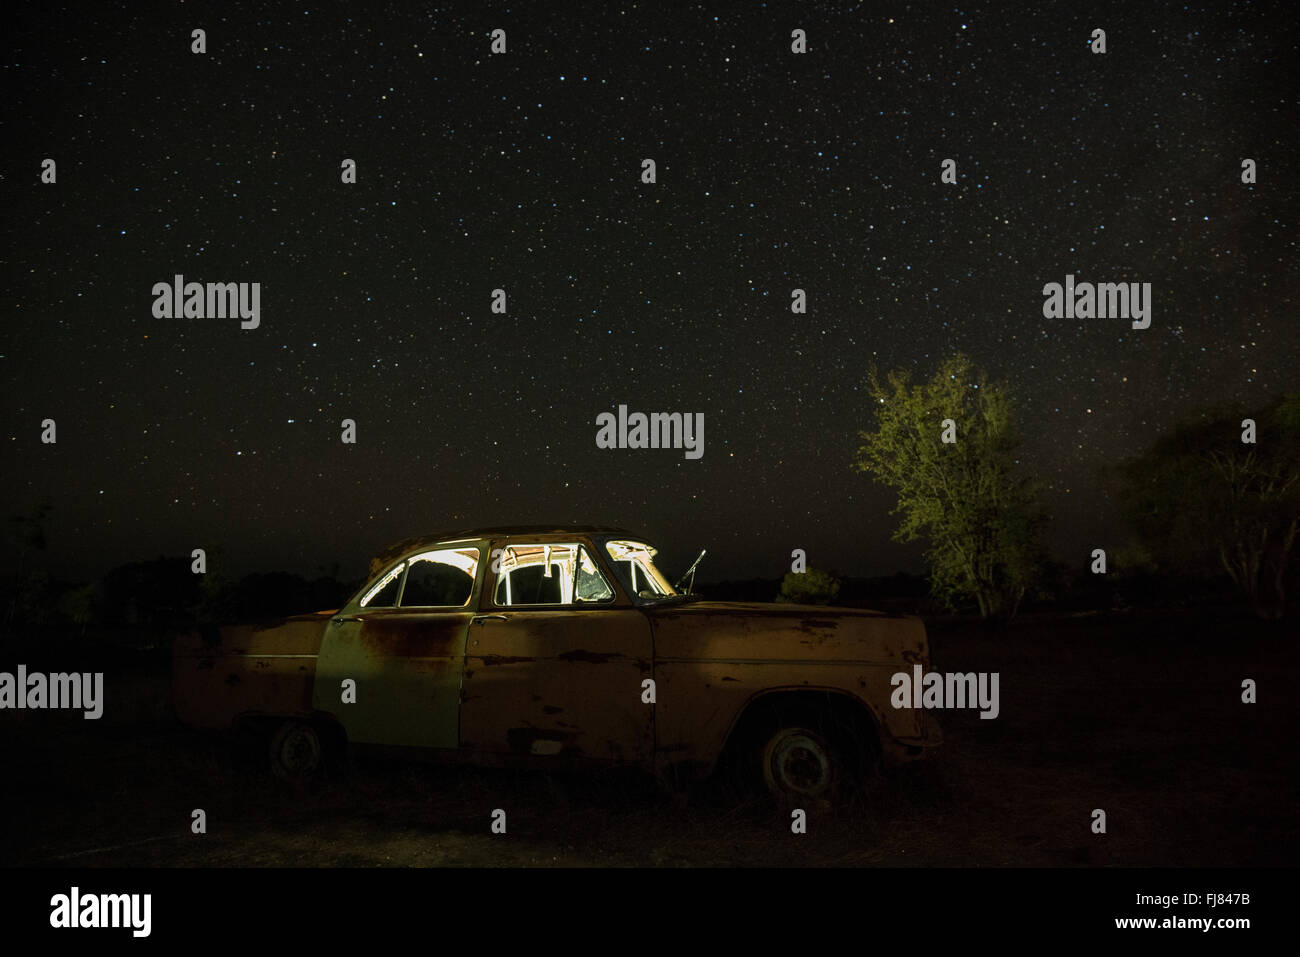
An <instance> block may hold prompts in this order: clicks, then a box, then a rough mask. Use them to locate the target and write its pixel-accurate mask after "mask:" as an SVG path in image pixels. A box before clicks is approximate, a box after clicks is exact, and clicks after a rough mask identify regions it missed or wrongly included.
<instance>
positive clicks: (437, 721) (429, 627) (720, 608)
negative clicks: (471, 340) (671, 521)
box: [172, 526, 939, 801]
mask: <svg viewBox="0 0 1300 957" xmlns="http://www.w3.org/2000/svg"><path fill="white" fill-rule="evenodd" d="M655 554H656V549H655V548H653V547H652V546H651V545H650V544H649V543H648V542H647V541H646V540H645V539H644V538H643V537H642V536H639V535H636V534H633V533H631V532H627V531H624V530H622V529H617V528H608V527H594V526H584V527H567V528H553V527H545V528H538V527H533V528H506V529H499V528H492V529H479V530H474V531H465V532H456V533H450V534H444V535H433V536H426V537H421V538H415V539H408V540H406V541H403V542H400V543H398V544H397V545H395V546H393V547H392V548H391V549H389V550H388V551H387V552H386V553H385V554H384V555H383V556H381V557H380V558H377V559H375V560H374V561H372V563H371V578H370V581H369V582H368V583H367V584H366V585H365V586H364V587H363V588H362V589H361V590H360V591H358V592H357V594H356V595H355V596H353V598H352V599H351V600H350V601H349V602H348V603H347V604H346V605H345V606H344V607H343V608H341V609H339V610H337V611H328V612H317V613H314V614H307V615H299V616H295V617H291V618H287V619H283V620H281V621H276V622H269V623H260V624H251V625H236V626H228V627H221V628H204V629H199V630H197V631H194V632H192V633H189V634H186V635H183V636H181V637H179V638H178V639H177V640H176V643H175V645H174V649H173V684H172V687H173V701H174V706H175V710H176V713H177V715H178V716H179V717H180V719H181V720H182V722H184V723H185V724H186V725H188V726H190V727H193V728H199V729H224V730H231V729H238V730H245V731H249V730H252V731H256V732H258V733H259V734H261V735H263V736H264V737H265V739H266V741H267V742H268V747H269V754H270V763H271V767H272V769H273V770H274V771H275V773H276V774H277V775H279V776H280V777H284V778H290V779H293V778H304V777H310V776H312V775H313V774H315V773H316V772H317V771H318V770H319V769H320V768H321V767H322V765H323V764H324V763H325V761H326V759H328V758H330V757H331V756H338V755H341V754H344V753H346V750H347V749H349V748H357V747H366V746H387V747H388V748H395V749H416V750H418V752H419V753H420V755H421V756H423V757H432V758H434V759H445V760H453V761H466V762H471V763H482V764H498V765H500V764H512V763H521V764H524V765H531V766H543V767H545V766H555V765H559V764H566V765H575V764H576V765H597V766H598V765H606V766H608V765H615V764H622V765H633V766H636V767H639V768H641V769H643V770H645V771H647V772H649V773H651V774H654V775H656V776H657V777H658V778H659V779H660V780H661V781H662V782H664V783H665V784H668V785H671V786H678V787H680V786H681V785H682V784H683V783H685V782H690V781H693V780H698V779H700V778H702V777H706V776H708V775H709V774H711V773H712V772H713V771H715V770H716V769H718V768H719V767H720V766H722V765H724V764H725V766H727V767H728V768H729V769H731V770H734V771H736V772H737V774H738V776H739V777H740V778H742V779H743V778H745V777H748V778H749V779H750V780H752V782H753V783H754V784H756V785H760V784H761V785H765V786H766V787H767V789H768V790H770V791H771V792H772V794H773V795H775V796H776V797H777V798H778V799H782V800H795V801H798V800H806V799H810V798H811V799H819V798H820V799H826V800H832V799H834V798H836V797H840V796H843V795H845V794H846V793H850V792H851V791H852V789H853V788H854V786H855V783H856V782H860V781H861V780H862V779H863V778H864V776H866V775H868V774H869V773H871V772H872V771H874V770H875V769H877V768H878V767H879V766H881V765H887V764H896V763H899V762H902V761H906V760H909V759H912V758H915V757H918V756H920V755H921V754H922V753H923V752H924V751H925V749H927V748H929V747H932V746H934V745H935V744H937V743H938V741H939V731H938V727H937V725H935V724H934V722H933V719H932V718H930V717H929V716H928V714H927V713H926V712H924V711H923V710H920V709H910V708H909V709H895V708H894V707H891V704H890V694H891V691H892V687H891V681H890V679H891V676H892V675H894V674H895V673H896V672H898V671H900V670H906V669H911V667H912V666H913V665H915V664H920V665H922V666H923V667H925V666H928V665H929V650H928V646H927V641H926V634H925V627H924V625H923V624H922V623H921V621H920V620H919V619H917V618H913V617H906V616H897V615H889V614H884V613H881V612H876V611H867V610H860V609H848V608H828V607H825V606H811V605H807V606H805V605H783V604H758V603H738V602H722V601H705V600H701V599H700V598H699V596H696V595H691V594H682V593H679V592H678V591H676V590H675V589H674V588H673V586H672V585H670V584H669V582H668V579H666V578H665V577H664V575H663V573H662V572H661V571H660V570H659V569H658V568H657V567H656V566H655V563H654V557H655ZM404 753H412V752H411V751H410V750H407V751H406V752H404Z"/></svg>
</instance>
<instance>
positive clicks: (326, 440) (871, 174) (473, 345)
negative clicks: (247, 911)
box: [0, 2, 1300, 580]
mask: <svg viewBox="0 0 1300 957" xmlns="http://www.w3.org/2000/svg"><path fill="white" fill-rule="evenodd" d="M1138 7H1140V8H1141V9H1135V8H1138ZM1293 10H1294V8H1293V7H1292V6H1291V5H1290V4H1278V5H1264V4H1246V3H1204V4H1186V5H1184V4H1146V3H1143V4H1134V3H1132V2H1127V3H1115V4H1086V5H1085V4H1078V3H1071V2H1062V3H1035V4H1011V3H990V4H986V5H978V6H974V5H961V6H956V7H954V6H952V5H951V3H948V4H941V3H925V4H903V3H877V2H873V3H866V4H838V3H837V4H814V3H797V4H796V3H790V4H784V3H781V4H778V3H766V4H763V3H757V2H754V3H743V4H741V3H732V4H725V5H704V6H695V5H691V6H689V7H688V6H687V5H685V4H670V3H653V4H649V5H643V4H631V3H626V4H622V3H617V2H612V3H608V4H603V3H602V4H592V5H590V6H579V5H575V4H569V3H545V4H543V3H528V4H522V3H520V4H511V5H502V4H492V3H464V4H460V5H456V6H452V5H441V4H440V5H437V6H436V8H435V7H434V6H432V5H426V4H423V3H415V2H408V3H400V4H384V5H379V4H347V5H344V4H334V3H331V4H327V5H317V4H306V3H298V4H291V5H276V4H270V3H261V2H256V3H232V2H222V3H213V4H195V3H175V4H166V5H164V4H160V3H153V4H150V3H130V4H108V3H96V4H87V5H84V6H79V7H75V8H72V7H56V6H50V5H45V4H30V5H25V6H22V7H20V8H16V9H13V10H6V21H7V22H6V30H5V41H4V45H5V49H4V58H3V67H4V70H3V76H4V106H3V109H2V112H0V116H3V134H4V140H5V144H6V147H5V151H4V156H5V162H4V165H3V182H2V183H0V188H2V190H3V192H2V194H0V197H2V201H3V208H4V216H3V229H4V231H5V233H6V236H5V241H4V248H5V255H4V273H3V275H4V297H3V308H4V310H5V313H6V316H5V321H4V324H3V332H2V333H0V356H2V357H0V390H2V391H0V398H2V403H0V404H2V406H3V413H2V414H3V421H2V423H0V424H2V427H3V431H0V437H3V441H4V442H5V444H6V449H5V454H4V460H3V463H4V464H3V470H2V477H0V497H2V498H3V501H4V503H5V506H6V509H7V511H6V515H9V514H16V513H19V512H24V511H27V510H29V509H30V508H31V507H32V506H33V505H35V504H36V503H37V502H39V501H40V500H42V499H45V498H48V499H49V501H50V502H51V503H52V505H53V507H54V511H53V523H52V526H51V540H50V546H49V553H48V556H47V558H46V561H47V563H48V565H49V568H50V570H51V571H52V572H54V573H56V574H65V575H77V576H91V575H95V574H100V573H102V572H103V571H105V570H107V569H108V568H110V567H112V566H115V565H118V564H121V563H122V562H127V561H134V560H140V559H149V558H153V557H156V556H157V555H158V554H168V555H188V554H189V551H190V549H192V548H194V547H204V548H207V549H209V551H211V550H212V549H214V548H217V547H222V548H223V549H224V550H225V553H226V556H227V560H228V563H229V564H228V569H227V571H228V572H230V573H233V574H242V573H244V572H248V571H268V570H273V569H281V568H283V569H287V570H291V571H298V572H303V573H309V574H310V573H314V571H315V569H317V568H318V567H319V566H321V565H327V564H329V563H332V562H336V561H337V562H339V563H341V566H342V568H341V574H343V575H345V576H359V575H361V574H362V573H363V572H364V570H365V567H366V562H367V559H368V558H369V556H371V555H373V554H375V553H377V552H378V551H379V550H380V549H382V548H383V547H384V546H386V545H387V544H389V543H391V542H393V541H395V540H397V539H400V538H404V537H407V536H410V535H416V534H423V533H426V532H433V531H438V530H442V529H455V528H462V527H469V526H475V525H501V524H511V523H520V524H534V523H546V522H562V523H568V522H579V523H608V524H616V525H622V526H626V527H629V528H632V529H634V530H638V531H643V532H644V533H646V534H647V535H648V536H650V538H651V540H653V541H655V542H657V543H658V544H659V545H660V546H661V548H662V555H661V558H662V562H661V564H662V565H663V566H664V567H665V570H666V571H667V572H668V573H669V574H670V576H671V577H673V578H676V576H677V575H678V574H679V573H680V572H681V570H682V569H683V567H684V566H685V565H686V564H687V563H688V562H689V561H690V560H691V559H693V558H694V556H695V554H696V553H697V552H698V551H699V550H700V549H701V548H708V549H709V557H708V558H707V559H706V560H705V563H704V565H703V566H702V567H701V570H700V577H701V579H702V580H716V579H721V578H728V577H739V576H748V575H764V576H773V577H775V576H779V575H781V574H782V573H784V572H785V571H786V570H788V567H789V562H790V557H789V556H790V551H791V549H793V548H796V547H799V548H804V549H806V550H807V553H808V561H809V563H810V564H811V565H814V566H819V567H827V568H835V569H837V570H838V571H839V572H840V573H842V574H847V575H872V574H885V573H890V572H893V571H894V570H896V569H899V568H904V569H909V570H919V569H920V563H919V554H920V551H919V549H918V548H916V547H910V546H909V547H904V546H900V545H897V544H894V543H892V542H891V541H890V540H889V536H890V533H891V531H892V530H893V528H894V527H895V523H896V519H895V518H893V517H891V516H890V515H889V514H888V512H889V510H890V508H891V507H892V506H893V504H894V497H893V495H892V493H891V492H890V491H889V490H887V489H885V488H883V487H881V486H877V485H875V484H874V483H872V482H871V480H870V479H869V478H868V477H866V476H863V475H860V474H858V473H855V472H854V471H852V470H851V468H850V463H851V460H852V457H853V453H854V450H855V449H856V447H857V444H858V442H857V438H856V433H857V431H858V430H859V429H861V428H863V427H865V426H866V425H868V424H869V422H870V415H871V410H870V403H869V402H868V400H867V396H866V393H865V391H864V382H863V380H864V377H865V375H866V372H867V368H868V366H869V364H870V363H872V362H875V363H877V364H878V365H879V366H880V367H881V369H882V371H883V370H887V369H890V368H897V367H903V368H909V369H915V370H916V374H917V375H919V376H928V375H929V374H930V373H931V372H932V371H933V369H934V367H935V365H936V364H937V363H938V361H939V360H940V359H941V358H942V357H944V356H947V355H950V354H951V353H953V352H955V351H958V350H961V351H965V352H966V353H968V354H969V355H970V356H971V357H972V358H973V359H974V361H975V362H976V363H977V364H979V365H980V366H982V367H984V368H985V369H987V370H988V372H989V373H990V374H991V375H992V376H994V377H995V378H1005V379H1007V380H1009V381H1010V383H1011V384H1012V386H1013V388H1014V392H1015V395H1016V396H1017V399H1018V402H1019V409H1020V413H1021V425H1022V429H1023V431H1024V433H1025V436H1026V445H1025V448H1024V453H1025V454H1024V460H1025V462H1026V464H1027V465H1028V466H1029V467H1030V468H1031V469H1032V470H1033V471H1034V472H1035V473H1036V474H1038V475H1039V476H1040V477H1041V478H1042V479H1043V480H1044V481H1045V482H1046V483H1047V485H1048V488H1049V498H1048V505H1049V508H1050V509H1051V512H1052V514H1053V516H1054V520H1053V524H1052V526H1051V538H1050V544H1051V547H1052V549H1053V552H1054V554H1055V555H1056V557H1058V558H1060V559H1061V560H1064V561H1068V562H1070V563H1072V564H1079V565H1081V564H1082V563H1083V562H1084V561H1085V560H1086V558H1087V551H1088V550H1089V549H1090V548H1092V547H1096V546H1098V545H1111V546H1114V545H1117V544H1118V543H1119V540H1118V538H1119V537H1120V536H1122V534H1123V533H1122V526H1121V525H1120V523H1119V521H1118V518H1117V516H1116V514H1115V512H1114V509H1113V507H1112V505H1111V504H1110V502H1109V501H1108V500H1107V498H1106V497H1105V495H1104V493H1103V491H1102V489H1101V488H1100V486H1099V479H1098V476H1097V471H1098V469H1099V467H1101V466H1103V465H1106V464H1110V463H1114V462H1116V461H1117V460H1118V459H1119V458H1121V457H1123V456H1125V455H1128V454H1132V453H1134V452H1136V451H1138V450H1139V449H1141V448H1142V447H1143V446H1145V445H1146V444H1148V443H1149V442H1150V441H1151V440H1152V439H1153V438H1154V437H1155V436H1156V434H1157V433H1158V432H1159V431H1160V430H1162V429H1164V428H1166V427H1168V426H1169V425H1170V424H1172V423H1173V422H1174V421H1176V420H1177V419H1178V418H1180V417H1182V416H1184V415H1186V414H1187V413H1188V412H1189V411H1190V410H1192V409H1194V408H1195V407H1197V406H1199V405H1202V404H1204V403H1206V402H1210V401H1215V400H1240V401H1245V402H1263V401H1266V400H1267V399H1268V398H1269V397H1271V396H1272V395H1274V394H1276V393H1277V392H1279V391H1282V390H1283V389H1285V388H1287V387H1288V386H1291V387H1294V385H1295V380H1296V374H1295V370H1296V367H1297V364H1298V363H1297V358H1298V355H1300V332H1298V331H1297V316H1296V313H1295V302H1296V298H1297V293H1298V292H1300V271H1298V270H1297V257H1296V236H1295V225H1296V215H1297V199H1298V198H1300V193H1298V190H1297V186H1296V183H1297V170H1296V161H1297V150H1296V146H1297V128H1298V127H1297V122H1298V120H1300V116H1298V115H1297V109H1296V91H1297V89H1300V84H1298V83H1297V79H1298V78H1297V63H1300V58H1298V57H1297V55H1296V53H1297V51H1296V43H1297V41H1296V34H1295V31H1294V29H1293V27H1294V13H1293ZM1098 27H1100V28H1102V29H1104V30H1105V31H1106V40H1107V52H1106V53H1105V54H1094V53H1092V52H1091V51H1090V49H1089V42H1090V39H1091V33H1092V31H1093V29H1094V28H1098ZM195 28H202V29H205V30H206V31H207V51H208V52H207V53H206V54H202V55H196V54H194V53H192V52H191V49H190V45H191V31H192V30H193V29H195ZM494 28H501V29H504V30H505V31H506V37H507V52H506V53H505V54H503V55H491V54H490V43H491V39H490V36H489V34H490V32H491V31H492V30H493V29H494ZM795 28H801V29H804V30H806V31H807V38H808V52H807V53H806V54H803V55H796V54H794V53H792V52H791V49H790V44H791V30H793V29H795ZM46 157H49V158H53V159H54V160H55V161H56V163H57V182H56V183H55V184H54V185H48V184H42V183H41V181H40V176H41V162H42V160H43V159H45V158H46ZM949 157H950V158H953V159H955V160H956V161H957V171H958V182H957V184H956V185H945V184H943V183H941V182H940V172H941V170H940V164H941V162H942V160H944V159H945V158H949ZM645 158H650V159H653V160H655V163H656V164H657V175H658V182H657V183H655V184H653V185H647V184H643V183H642V182H641V163H642V160H643V159H645ZM1244 158H1252V159H1254V160H1255V161H1256V162H1257V164H1258V183H1257V184H1256V185H1243V183H1242V182H1241V161H1242V159H1244ZM344 159H354V160H355V161H356V163H357V183H356V184H355V185H345V184H343V183H342V182H341V179H340V174H341V163H342V161H343V160H344ZM177 273H180V274H183V275H184V277H185V280H186V281H198V282H204V283H206V282H248V283H252V282H258V283H260V284H261V316H260V327H259V328H257V329H255V330H248V331H245V330H242V329H241V328H240V323H239V320H238V319H237V318H227V319H216V318H205V319H194V318H190V319H186V318H172V319H158V318H155V317H154V316H153V311H152V310H153V302H154V296H153V294H152V292H151V290H152V287H153V285H154V284H155V283H157V282H160V281H161V282H171V280H172V277H173V276H174V275H175V274H177ZM1067 273H1073V274H1074V275H1076V277H1077V278H1078V280H1079V281H1081V282H1082V281H1091V282H1150V283H1151V284H1152V287H1153V298H1154V306H1153V313H1152V322H1151V327H1150V328H1149V329H1146V330H1143V331H1138V330H1133V329H1131V328H1130V324H1129V322H1128V321H1127V320H1125V319H1119V318H1110V319H1083V320H1080V319H1057V320H1048V319H1045V318H1044V317H1043V312H1042V306H1043V293H1042V288H1043V286H1044V284H1046V283H1049V282H1058V283H1059V282H1062V281H1063V280H1064V278H1065V276H1066V274H1067ZM495 288H503V289H505V291H506V295H507V307H508V312H507V313H506V314H505V315H494V314H493V313H492V312H491V309H490V306H491V292H492V290H493V289H495ZM794 288H802V289H804V290H806V292H807V295H808V312H807V314H806V315H795V314H793V313H792V312H791V309H790V305H791V290H792V289H794ZM620 403H623V404H626V405H627V406H628V407H629V409H630V410H631V411H642V412H646V413H649V412H656V411H667V412H672V411H677V412H703V413H704V416H705V451H704V456H703V458H701V459H699V460H698V461H692V460H688V459H686V457H685V456H684V454H683V452H682V451H681V450H644V451H641V450H601V449H598V448H597V447H596V444H595V435H596V424H595V419H596V416H597V415H598V414H599V413H601V412H604V411H613V410H615V409H616V408H617V406H618V405H619V404H620ZM45 418H53V419H54V420H56V422H57V430H58V431H57V436H58V441H57V444H55V445H46V444H42V442H41V440H40V435H41V421H42V420H43V419H45ZM345 418H352V419H355V420H356V422H357V439H358V440H357V443H356V444H355V445H345V444H343V443H342V442H341V441H340V434H341V422H342V420H343V419H345ZM936 428H937V426H936ZM11 557H12V556H10V555H6V556H5V560H6V561H9V560H11Z"/></svg>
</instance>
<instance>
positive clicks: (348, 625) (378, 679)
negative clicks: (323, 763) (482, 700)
mask: <svg viewBox="0 0 1300 957" xmlns="http://www.w3.org/2000/svg"><path fill="white" fill-rule="evenodd" d="M485 546H486V543H485V542H456V543H449V544H445V545H438V546H435V547H433V548H431V549H428V550H426V551H423V552H420V553H417V554H414V555H410V556H408V557H406V558H404V559H402V560H401V561H399V562H397V563H395V564H393V565H392V566H390V567H389V568H387V569H385V570H383V571H382V572H381V573H380V574H379V576H378V577H377V578H376V579H375V580H374V581H373V582H372V583H371V584H370V585H369V586H368V587H367V588H366V589H364V590H363V592H362V594H361V595H359V596H358V598H357V600H356V601H355V602H354V603H350V604H349V606H348V607H346V608H344V609H343V610H342V611H340V613H339V614H338V615H336V616H335V617H334V618H333V619H331V621H330V623H329V624H328V625H327V626H326V629H325V637H324V639H323V640H322V642H321V650H320V657H319V658H318V659H317V663H316V682H315V686H314V688H313V694H312V702H313V706H314V707H315V708H316V709H317V710H319V711H326V712H329V713H331V714H334V715H336V716H337V717H338V719H339V721H340V723H341V724H342V725H343V728H344V730H345V731H346V732H347V736H348V740H349V741H351V742H356V743H359V744H381V745H395V746H405V747H421V748H445V749H454V748H457V747H458V746H459V744H460V685H461V678H462V672H463V670H464V663H465V640H466V635H467V633H468V631H469V626H470V621H471V620H472V619H473V617H474V607H475V604H476V603H477V599H478V591H479V588H480V584H481V582H482V578H483V568H484V566H485V563H484V562H483V561H482V560H481V559H482V556H483V555H484V554H485V553H486V548H485ZM348 681H351V682H352V685H351V687H350V688H349V687H348V686H347V685H346V684H345V682H348Z"/></svg>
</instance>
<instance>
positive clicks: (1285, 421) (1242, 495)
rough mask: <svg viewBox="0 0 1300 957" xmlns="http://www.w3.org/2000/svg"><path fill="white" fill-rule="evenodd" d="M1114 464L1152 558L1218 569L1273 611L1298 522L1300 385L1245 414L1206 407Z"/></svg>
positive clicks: (1276, 614)
mask: <svg viewBox="0 0 1300 957" xmlns="http://www.w3.org/2000/svg"><path fill="white" fill-rule="evenodd" d="M1247 418H1250V419H1253V420H1254V422H1255V442H1254V443H1249V442H1244V441H1243V440H1242V439H1243V434H1244V432H1245V426H1244V420H1245V419H1247ZM1116 471H1117V472H1118V473H1119V479H1120V489H1119V503H1120V508H1121V511H1122V513H1123V515H1124V518H1125V519H1126V520H1127V522H1128V523H1129V525H1130V526H1131V527H1132V528H1133V530H1134V532H1135V533H1136V534H1137V535H1138V537H1139V539H1140V540H1141V541H1142V543H1143V544H1144V545H1145V546H1146V548H1147V549H1148V550H1149V551H1150V553H1151V555H1152V556H1153V557H1154V558H1155V560H1156V561H1157V562H1158V563H1159V564H1160V565H1162V566H1163V567H1165V568H1169V569H1171V570H1176V571H1179V572H1182V573H1184V574H1194V573H1197V572H1200V573H1206V572H1218V573H1222V574H1226V575H1227V576H1228V577H1229V578H1230V579H1231V580H1232V581H1233V582H1234V583H1235V584H1236V586H1237V588H1238V589H1240V591H1241V593H1242V594H1243V595H1244V596H1245V598H1246V599H1247V601H1249V602H1250V605H1251V607H1252V608H1253V610H1254V611H1255V613H1256V614H1257V615H1259V616H1260V617H1261V618H1280V617H1282V615H1283V613H1284V612H1285V609H1286V595H1285V587H1284V580H1285V575H1286V570H1287V564H1288V561H1289V559H1290V555H1291V552H1292V550H1293V547H1294V545H1295V541H1296V533H1297V529H1300V393H1293V394H1290V395H1285V396H1280V397H1278V398H1277V399H1275V400H1274V401H1273V402H1271V403H1270V404H1269V405H1268V406H1266V407H1265V408H1262V409H1259V410H1257V411H1255V412H1253V413H1251V412H1246V411H1244V410H1242V409H1239V408H1231V407H1224V406H1220V407H1216V408H1212V409H1207V410H1205V411H1204V412H1202V413H1201V414H1200V415H1199V416H1197V417H1196V418H1194V419H1192V420H1189V421H1186V422H1182V423H1180V424H1178V425H1176V426H1175V427H1174V428H1173V429H1171V430H1170V431H1169V432H1167V433H1165V434H1164V435H1162V436H1160V437H1159V438H1158V439H1157V440H1156V441H1155V442H1154V443H1153V444H1152V445H1151V447H1150V448H1149V449H1147V450H1146V451H1145V452H1143V453H1142V454H1141V455H1138V456H1136V457H1134V458H1132V459H1129V460H1127V461H1125V462H1123V463H1121V465H1120V466H1119V467H1118V469H1117V470H1116Z"/></svg>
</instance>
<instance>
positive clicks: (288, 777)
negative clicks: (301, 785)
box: [271, 721, 325, 781]
mask: <svg viewBox="0 0 1300 957" xmlns="http://www.w3.org/2000/svg"><path fill="white" fill-rule="evenodd" d="M324 754H325V749H324V746H323V745H322V744H321V739H320V734H319V733H318V732H317V730H316V729H315V728H314V727H313V726H312V725H310V724H308V723H307V722H306V721H285V722H284V723H283V724H281V725H280V727H278V728H277V729H276V731H275V734H273V735H271V773H272V774H274V775H275V776H276V777H277V778H279V779H280V780H281V781H308V780H310V779H311V778H313V777H315V775H316V773H317V772H318V771H320V769H321V765H322V763H323V757H324Z"/></svg>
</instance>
